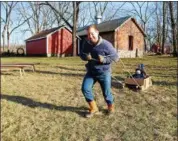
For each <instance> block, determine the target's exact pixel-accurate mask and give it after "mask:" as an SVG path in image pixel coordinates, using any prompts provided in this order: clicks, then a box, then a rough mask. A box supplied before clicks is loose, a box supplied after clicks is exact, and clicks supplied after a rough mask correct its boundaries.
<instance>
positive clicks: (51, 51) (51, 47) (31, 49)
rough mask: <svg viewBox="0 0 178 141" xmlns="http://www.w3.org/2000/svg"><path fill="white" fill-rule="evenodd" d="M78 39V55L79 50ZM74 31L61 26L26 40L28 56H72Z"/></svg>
mask: <svg viewBox="0 0 178 141" xmlns="http://www.w3.org/2000/svg"><path fill="white" fill-rule="evenodd" d="M78 43H79V38H78V37H77V53H78V52H79V51H78V48H79V44H78ZM72 54H73V49H72V31H71V30H70V29H68V28H67V27H66V26H60V27H56V28H52V29H48V30H45V31H42V32H40V33H38V34H36V35H34V36H32V37H30V38H28V39H27V40H26V55H29V56H38V55H40V56H48V57H50V56H58V57H60V56H72Z"/></svg>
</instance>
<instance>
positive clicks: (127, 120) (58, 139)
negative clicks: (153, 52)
mask: <svg viewBox="0 0 178 141" xmlns="http://www.w3.org/2000/svg"><path fill="white" fill-rule="evenodd" d="M122 61H123V62H124V64H125V67H126V68H125V69H123V66H122V63H121V62H118V63H117V64H113V66H112V68H113V76H115V77H116V78H118V79H119V80H124V78H125V77H126V76H127V71H130V72H131V73H134V71H135V68H136V66H137V65H138V64H139V63H143V64H144V65H145V70H146V72H147V73H148V74H149V75H150V76H151V77H152V81H153V86H152V87H150V88H149V89H147V90H145V91H140V92H134V91H132V90H129V89H127V88H124V89H118V88H117V87H115V86H113V87H112V92H113V95H114V97H115V106H116V112H115V116H113V117H108V116H107V115H105V114H103V115H98V116H96V117H93V118H91V119H86V118H84V117H83V112H84V111H86V110H87V108H88V105H87V103H86V102H85V99H84V97H83V95H82V92H81V84H82V79H83V76H84V74H85V67H84V64H85V62H84V61H82V60H80V58H79V57H67V58H43V57H41V58H40V57H39V58H36V57H34V58H30V57H19V58H16V57H11V58H10V57H9V58H5V57H4V58H1V63H7V62H18V63H36V72H32V71H30V70H27V71H26V74H25V76H24V77H20V74H19V72H18V71H10V72H5V73H3V75H2V76H3V79H1V139H2V141H174V140H175V141H176V140H177V58H173V57H169V56H147V57H144V58H137V59H133V58H132V59H131V58H130V59H122ZM94 92H95V98H96V101H97V104H98V106H99V108H100V110H101V111H104V110H105V109H106V103H105V102H104V99H103V96H102V94H101V89H100V87H99V85H98V84H96V85H95V87H94Z"/></svg>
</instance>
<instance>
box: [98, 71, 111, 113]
mask: <svg viewBox="0 0 178 141" xmlns="http://www.w3.org/2000/svg"><path fill="white" fill-rule="evenodd" d="M97 78H98V81H99V83H100V86H101V89H102V92H103V96H104V99H105V101H106V103H107V105H108V112H114V105H113V104H114V97H113V95H112V93H111V73H110V72H108V73H104V74H102V75H100V76H98V77H97Z"/></svg>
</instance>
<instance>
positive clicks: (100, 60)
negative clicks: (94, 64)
mask: <svg viewBox="0 0 178 141" xmlns="http://www.w3.org/2000/svg"><path fill="white" fill-rule="evenodd" d="M98 59H99V62H100V63H103V61H104V56H102V55H98Z"/></svg>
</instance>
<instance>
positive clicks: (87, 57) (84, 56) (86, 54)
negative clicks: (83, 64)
mask: <svg viewBox="0 0 178 141" xmlns="http://www.w3.org/2000/svg"><path fill="white" fill-rule="evenodd" d="M80 58H81V59H82V60H84V61H88V60H91V58H92V57H91V55H90V52H89V50H88V47H87V43H86V41H84V43H83V45H82V51H81V53H80Z"/></svg>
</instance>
